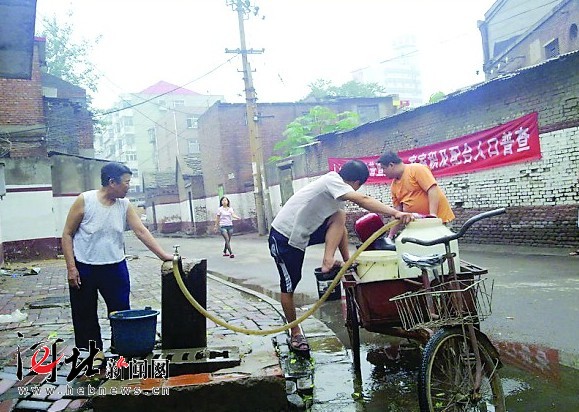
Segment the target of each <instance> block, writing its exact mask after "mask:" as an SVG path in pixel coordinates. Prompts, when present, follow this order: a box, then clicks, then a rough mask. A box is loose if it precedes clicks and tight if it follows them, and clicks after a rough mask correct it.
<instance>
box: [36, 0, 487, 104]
mask: <svg viewBox="0 0 579 412" xmlns="http://www.w3.org/2000/svg"><path fill="white" fill-rule="evenodd" d="M253 2H254V4H255V5H257V6H259V8H260V10H259V14H258V16H257V17H253V16H252V17H251V18H250V19H249V20H248V21H246V28H245V30H246V41H247V47H248V48H254V49H262V48H264V49H265V53H264V54H261V55H253V56H250V62H251V65H252V67H253V68H254V69H255V72H254V73H253V79H254V84H255V88H256V91H257V94H258V98H259V101H260V102H279V101H295V100H299V99H301V98H303V97H304V96H305V95H306V94H307V92H308V87H307V85H308V83H311V82H313V81H315V80H316V79H319V78H323V79H326V80H331V81H333V82H334V84H335V85H340V84H342V83H344V82H346V81H349V80H351V79H352V77H351V72H352V71H353V70H356V69H359V68H362V67H365V66H368V65H371V64H374V63H378V62H380V61H383V60H387V59H390V58H393V57H394V56H393V54H392V52H391V47H390V44H391V40H392V39H393V38H394V37H395V36H397V35H401V34H407V33H411V34H414V35H415V37H416V39H417V42H418V48H419V58H420V61H421V69H422V80H423V86H424V97H425V98H426V97H427V96H429V95H430V94H432V93H434V92H436V91H439V90H441V91H443V92H445V93H449V92H452V91H454V90H456V89H458V88H461V87H464V86H467V85H470V84H474V83H477V82H480V81H483V80H484V75H483V74H482V51H481V37H480V32H479V31H478V28H477V20H482V19H483V18H484V13H485V12H486V11H487V10H488V9H489V8H490V7H491V5H492V4H493V3H494V0H253ZM67 10H72V11H73V13H74V14H73V20H72V22H71V23H72V24H73V26H74V30H75V34H76V35H77V36H78V37H79V39H81V38H88V39H91V38H95V37H96V36H98V35H102V40H101V41H100V43H99V44H98V45H97V47H96V48H95V49H94V50H93V54H92V56H91V60H92V61H93V63H94V65H95V68H96V69H97V71H98V73H99V74H101V75H102V78H101V83H100V86H99V93H98V94H97V95H96V96H94V97H95V105H96V106H97V107H102V108H107V107H108V106H110V105H111V104H112V103H113V102H114V101H115V100H116V97H117V96H118V95H119V94H122V93H131V92H139V91H141V90H143V89H145V88H146V87H148V86H151V85H152V84H154V83H156V82H158V81H160V80H164V81H167V82H170V83H173V84H176V85H179V86H184V87H186V88H188V89H190V90H194V91H196V92H199V93H209V94H216V95H224V96H225V98H226V100H227V101H228V102H241V101H244V99H243V80H242V76H241V73H240V72H239V70H241V57H239V56H238V57H234V58H233V59H232V60H230V59H231V58H232V57H233V56H234V55H233V54H226V53H225V49H226V48H228V49H236V48H239V29H238V25H237V14H236V13H235V12H234V11H233V10H232V9H231V7H229V6H227V5H226V1H225V0H37V21H38V19H39V18H41V17H42V16H45V15H48V16H50V15H53V14H55V15H56V16H57V18H59V19H61V20H64V19H66V18H67V17H66V11H67ZM38 27H39V25H38V24H37V32H38ZM228 60H230V61H229V62H227V61H228ZM477 70H479V74H478V75H477V74H476V71H477Z"/></svg>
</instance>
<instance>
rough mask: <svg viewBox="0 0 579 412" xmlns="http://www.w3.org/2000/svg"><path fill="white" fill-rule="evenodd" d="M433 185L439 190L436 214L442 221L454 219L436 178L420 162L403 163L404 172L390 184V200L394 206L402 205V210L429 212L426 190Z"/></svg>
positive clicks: (424, 213)
mask: <svg viewBox="0 0 579 412" xmlns="http://www.w3.org/2000/svg"><path fill="white" fill-rule="evenodd" d="M433 185H436V187H437V189H438V191H439V202H438V212H437V213H436V216H437V217H439V218H440V219H442V221H443V222H444V223H446V222H450V221H451V220H453V219H454V213H453V212H452V209H451V208H450V204H449V203H448V199H447V198H446V195H445V194H444V192H443V191H442V189H440V187H438V184H437V183H436V179H434V176H433V175H432V172H431V171H430V169H429V168H428V167H427V166H425V165H423V164H420V163H410V164H407V165H405V167H404V172H403V173H402V176H401V177H400V180H398V179H394V181H393V182H392V186H391V191H392V202H393V203H394V207H398V206H400V204H402V205H403V209H402V210H403V211H404V212H411V213H420V214H423V215H428V214H430V208H429V206H428V194H427V191H428V189H430V188H431V187H432V186H433Z"/></svg>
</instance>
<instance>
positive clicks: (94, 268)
mask: <svg viewBox="0 0 579 412" xmlns="http://www.w3.org/2000/svg"><path fill="white" fill-rule="evenodd" d="M75 263H76V267H77V269H78V271H79V273H80V281H81V285H80V289H73V288H69V292H70V308H71V311H72V325H73V327H74V340H75V344H76V347H77V348H79V349H85V350H88V348H89V346H88V343H89V340H94V341H95V342H96V347H97V348H99V349H103V341H102V338H101V328H100V325H99V319H98V311H97V309H98V292H100V294H101V296H102V297H103V299H104V300H105V303H106V305H107V313H111V312H114V311H119V310H128V309H130V305H129V292H130V280H129V270H128V268H127V262H126V261H125V260H123V261H121V262H119V263H113V264H110V265H87V264H85V263H80V262H75Z"/></svg>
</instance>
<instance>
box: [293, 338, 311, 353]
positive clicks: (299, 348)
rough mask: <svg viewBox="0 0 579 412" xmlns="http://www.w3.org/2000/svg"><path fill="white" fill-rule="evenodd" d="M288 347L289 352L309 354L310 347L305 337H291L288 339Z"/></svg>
mask: <svg viewBox="0 0 579 412" xmlns="http://www.w3.org/2000/svg"><path fill="white" fill-rule="evenodd" d="M288 340H289V342H288V345H289V347H290V349H291V350H293V351H294V352H298V353H308V354H309V352H310V345H309V344H308V341H307V340H306V337H305V336H304V335H302V334H297V335H293V336H292V337H291V338H290V339H288Z"/></svg>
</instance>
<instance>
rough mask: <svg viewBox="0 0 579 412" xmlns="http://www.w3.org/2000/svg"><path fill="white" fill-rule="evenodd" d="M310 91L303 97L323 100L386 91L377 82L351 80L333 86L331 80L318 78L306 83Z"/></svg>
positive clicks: (370, 95) (372, 94) (370, 94)
mask: <svg viewBox="0 0 579 412" xmlns="http://www.w3.org/2000/svg"><path fill="white" fill-rule="evenodd" d="M308 87H309V88H310V92H309V93H308V95H307V96H306V97H305V99H304V100H307V99H311V98H313V99H315V100H317V101H323V100H328V99H333V98H337V97H378V96H380V95H381V94H384V93H385V92H386V91H385V89H384V87H382V86H380V85H379V84H378V83H360V82H358V81H356V80H351V81H349V82H346V83H344V84H342V85H341V86H334V85H333V84H332V82H331V81H329V80H324V79H318V80H316V81H314V82H312V83H310V84H309V85H308Z"/></svg>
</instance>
